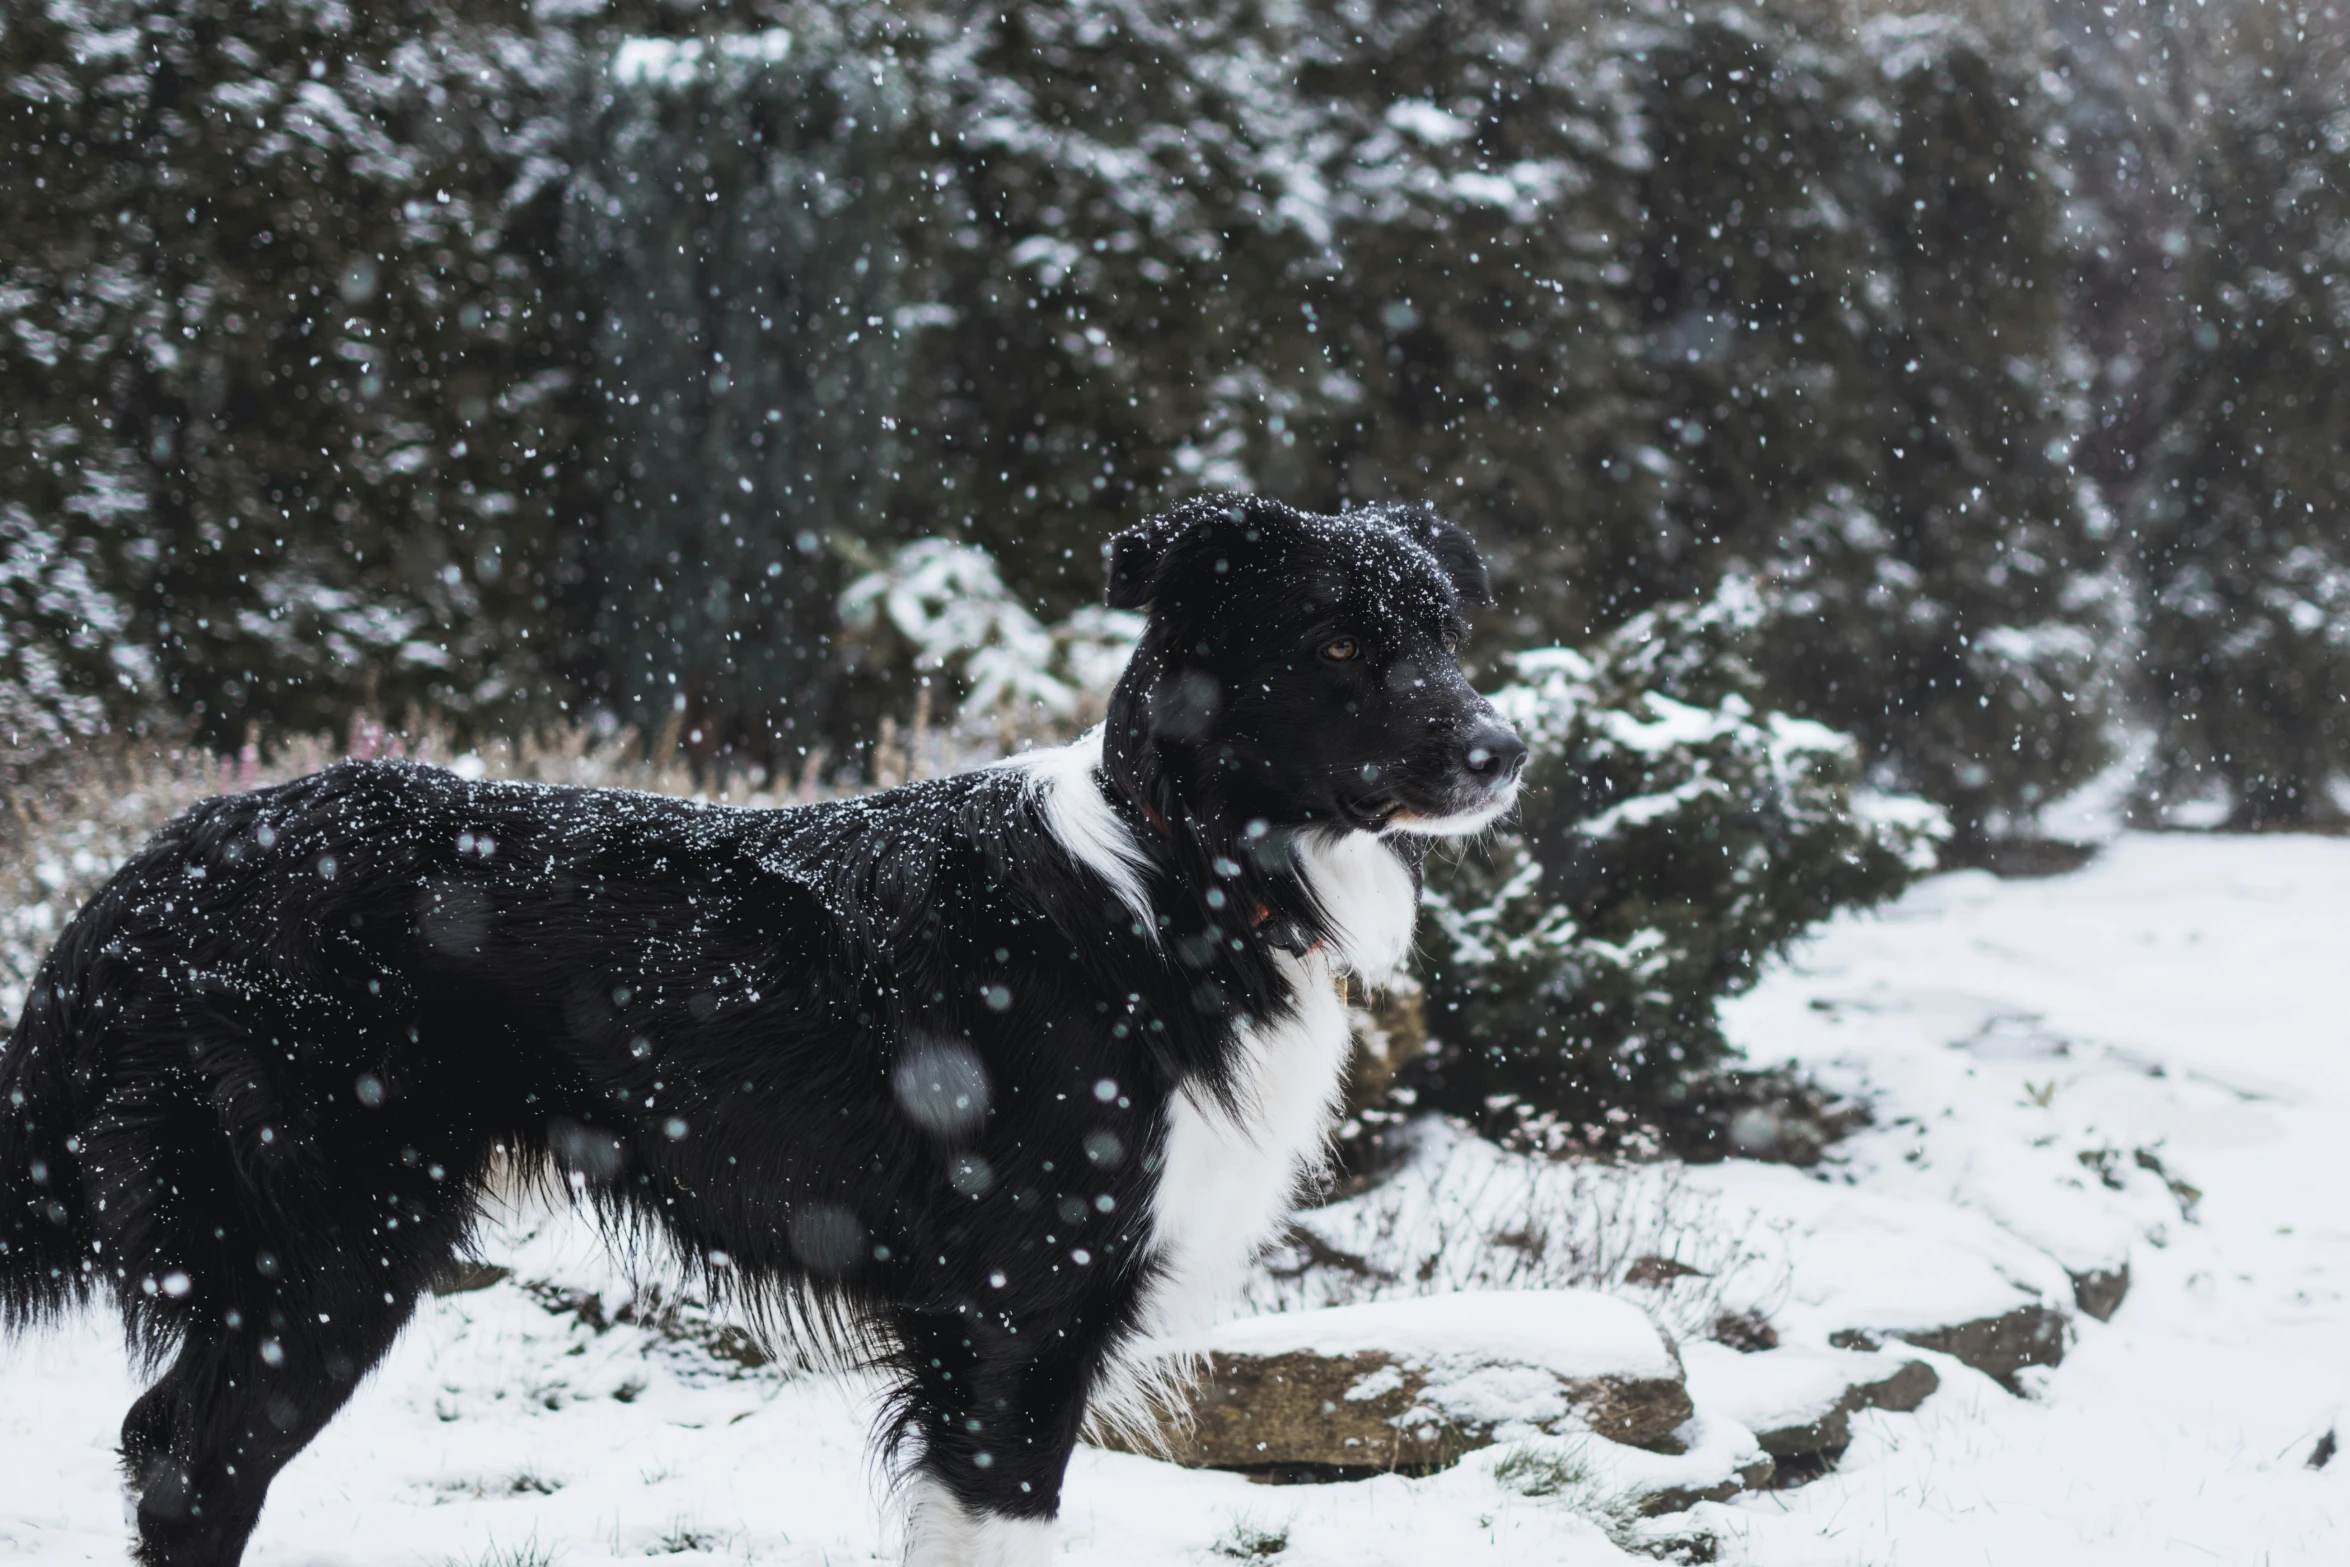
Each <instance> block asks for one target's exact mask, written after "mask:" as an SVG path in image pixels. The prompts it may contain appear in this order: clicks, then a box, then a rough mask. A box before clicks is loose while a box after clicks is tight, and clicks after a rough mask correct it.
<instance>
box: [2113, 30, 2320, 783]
mask: <svg viewBox="0 0 2350 1567" xmlns="http://www.w3.org/2000/svg"><path fill="white" fill-rule="evenodd" d="M2246 20H2247V25H2246V26H2245V27H2244V28H2243V31H2242V32H2241V33H2240V34H2239V35H2238V36H2237V38H2236V40H2235V47H2234V49H2233V52H2232V53H2231V54H2229V55H2228V57H2227V58H2226V59H2225V60H2224V61H2223V63H2222V65H2221V67H2220V68H2219V69H2218V70H2216V71H2215V72H2214V75H2213V80H2212V81H2211V83H2210V89H2211V90H2210V92H2209V93H2208V101H2209V102H2210V105H2211V108H2210V112H2209V117H2208V120H2207V122H2206V124H2205V127H2204V134H2203V137H2202V141H2201V147H2202V152H2201V161H2200V164H2199V167H2198V170H2197V174H2196V180H2195V196H2194V212H2193V216H2192V219H2191V222H2190V224H2189V238H2190V252H2189V261H2188V267H2187V285H2186V291H2187V301H2186V302H2187V320H2188V331H2187V333H2186V339H2187V341H2186V345H2185V347H2184V348H2183V350H2182V352H2181V355H2180V358H2179V360H2178V361H2177V364H2176V367H2175V370H2174V374H2173V378H2172V381H2171V388H2172V391H2171V402H2170V406H2169V409H2168V414H2169V417H2168V421H2167V429H2166V432H2165V435H2164V440H2163V446H2162V449H2161V450H2160V451H2159V452H2157V453H2156V454H2155V455H2154V457H2153V459H2152V462H2151V467H2152V469H2153V472H2154V474H2155V480H2154V482H2153V483H2152V484H2150V485H2149V486H2148V489H2147V492H2146V495H2145V499H2144V503H2143V504H2142V506H2141V507H2140V508H2139V510H2138V514H2137V517H2136V519H2135V521H2136V523H2137V528H2136V546H2137V558H2138V564H2139V568H2140V570H2141V571H2142V572H2143V574H2144V582H2145V590H2146V625H2145V646H2146V675H2147V680H2148V685H2149V696H2150V698H2151V706H2152V712H2153V718H2154V723H2155V727H2156V730H2157V746H2156V753H2155V767H2156V777H2155V780H2154V782H2155V784H2156V787H2157V788H2158V789H2159V790H2160V792H2161V793H2162V794H2164V795H2165V796H2167V797H2169V798H2172V799H2177V798H2181V797H2188V798H2192V797H2197V796H2209V795H2212V794H2215V793H2222V794H2224V795H2225V797H2226V800H2227V803H2228V805H2229V808H2230V813H2231V817H2232V820H2233V822H2234V823H2235V824H2237V825H2240V826H2268V825H2291V824H2299V823H2308V822H2323V821H2338V820H2341V819H2343V818H2344V817H2350V467H2346V466H2345V464H2344V460H2343V454H2344V452H2345V450H2350V89H2346V87H2345V75H2344V72H2345V70H2346V69H2350V58H2346V56H2345V51H2344V49H2343V46H2342V43H2341V39H2342V36H2343V35H2342V33H2341V31H2340V24H2339V22H2338V20H2337V21H2335V22H2334V24H2333V27H2332V31H2331V34H2330V36H2329V35H2328V34H2327V33H2326V32H2325V31H2324V30H2323V29H2319V30H2317V31H2314V32H2304V31H2303V30H2302V29H2301V28H2299V27H2298V26H2297V25H2296V24H2295V21H2294V19H2293V18H2292V17H2291V16H2290V15H2280V16H2278V17H2277V18H2275V19H2273V20H2271V21H2269V22H2267V23H2266V24H2265V25H2253V24H2257V23H2258V22H2259V19H2257V18H2249V17H2248V18H2247V19H2246Z"/></svg>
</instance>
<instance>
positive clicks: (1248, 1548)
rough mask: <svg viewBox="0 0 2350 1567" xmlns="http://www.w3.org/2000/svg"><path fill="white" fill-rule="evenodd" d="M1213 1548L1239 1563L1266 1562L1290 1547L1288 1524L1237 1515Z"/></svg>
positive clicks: (1219, 1554)
mask: <svg viewBox="0 0 2350 1567" xmlns="http://www.w3.org/2000/svg"><path fill="white" fill-rule="evenodd" d="M1210 1549H1212V1550H1213V1551H1215V1553H1216V1554H1217V1555H1218V1556H1229V1557H1231V1558H1232V1559H1233V1560H1234V1561H1236V1562H1261V1561H1265V1560H1268V1559H1270V1558H1272V1557H1275V1556H1279V1555H1280V1554H1281V1553H1282V1552H1283V1551H1286V1550H1288V1549H1289V1525H1287V1524H1274V1525H1270V1526H1268V1525H1265V1524H1260V1523H1258V1522H1257V1521H1256V1520H1255V1519H1253V1518H1236V1519H1234V1520H1233V1522H1232V1527H1231V1528H1229V1529H1227V1530H1225V1531H1224V1535H1223V1538H1221V1539H1219V1540H1218V1541H1217V1542H1216V1543H1215V1544H1214V1545H1213V1546H1212V1547H1210Z"/></svg>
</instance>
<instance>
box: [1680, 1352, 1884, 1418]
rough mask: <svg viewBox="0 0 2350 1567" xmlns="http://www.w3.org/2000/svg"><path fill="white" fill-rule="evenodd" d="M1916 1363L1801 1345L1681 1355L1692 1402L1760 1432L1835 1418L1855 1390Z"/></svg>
mask: <svg viewBox="0 0 2350 1567" xmlns="http://www.w3.org/2000/svg"><path fill="white" fill-rule="evenodd" d="M1914 1358H1916V1357H1914V1356H1909V1355H1902V1354H1890V1353H1886V1352H1884V1351H1871V1350H1847V1349H1818V1348H1810V1347H1805V1346H1799V1345H1790V1346H1788V1347H1787V1348H1784V1349H1769V1350H1764V1351H1762V1352H1761V1353H1759V1354H1740V1353H1739V1352H1738V1351H1737V1350H1734V1349H1731V1348H1730V1347H1728V1346H1727V1345H1724V1344H1690V1345H1688V1346H1686V1347H1685V1348H1684V1349H1683V1350H1682V1361H1683V1363H1684V1365H1685V1366H1686V1367H1687V1368H1688V1372H1689V1396H1690V1398H1692V1399H1693V1400H1695V1401H1696V1402H1697V1403H1698V1404H1699V1405H1700V1406H1701V1407H1702V1408H1703V1409H1704V1410H1705V1411H1706V1412H1707V1413H1708V1414H1712V1415H1717V1416H1720V1417H1721V1418H1723V1419H1725V1420H1730V1421H1735V1422H1736V1423H1737V1424H1739V1425H1741V1426H1744V1427H1745V1428H1746V1429H1747V1430H1749V1431H1755V1432H1764V1431H1776V1430H1781V1429H1784V1428H1787V1427H1790V1426H1801V1425H1808V1424H1810V1423H1811V1422H1813V1421H1815V1420H1818V1419H1820V1418H1822V1417H1823V1416H1825V1415H1828V1414H1830V1413H1832V1412H1833V1411H1834V1410H1835V1409H1836V1407H1837V1406H1838V1405H1839V1404H1841V1403H1842V1402H1843V1401H1844V1395H1845V1394H1846V1393H1848V1392H1849V1391H1851V1390H1852V1389H1853V1388H1856V1387H1863V1386H1867V1385H1870V1384H1873V1383H1878V1382H1883V1381H1885V1380H1886V1379H1887V1378H1889V1377H1891V1376H1893V1375H1894V1374H1895V1373H1896V1372H1898V1371H1900V1370H1901V1368H1902V1366H1903V1365H1904V1364H1906V1363H1907V1362H1908V1361H1910V1360H1911V1359H1914Z"/></svg>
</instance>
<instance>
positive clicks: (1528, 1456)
mask: <svg viewBox="0 0 2350 1567" xmlns="http://www.w3.org/2000/svg"><path fill="white" fill-rule="evenodd" d="M1493 1478H1494V1479H1495V1480H1496V1481H1498V1482H1500V1484H1501V1485H1502V1487H1503V1488H1504V1489H1506V1490H1511V1491H1515V1492H1517V1493H1518V1494H1519V1495H1520V1496H1557V1495H1559V1494H1561V1493H1562V1492H1568V1491H1583V1490H1587V1489H1589V1488H1590V1486H1591V1465H1590V1464H1589V1463H1588V1462H1587V1461H1586V1460H1585V1458H1584V1454H1583V1448H1582V1445H1581V1444H1580V1443H1545V1444H1535V1443H1528V1444H1527V1445H1526V1446H1524V1447H1519V1448H1515V1449H1512V1450H1511V1451H1510V1452H1509V1453H1507V1454H1506V1455H1504V1456H1503V1458H1502V1460H1501V1462H1499V1463H1497V1464H1495V1465H1494V1466H1493Z"/></svg>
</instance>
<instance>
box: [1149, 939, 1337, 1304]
mask: <svg viewBox="0 0 2350 1567" xmlns="http://www.w3.org/2000/svg"><path fill="white" fill-rule="evenodd" d="M1274 962H1275V963H1276V964H1278V965H1279V966H1280V968H1281V970H1282V972H1283V975H1284V977H1285V978H1287V979H1288V981H1289V984H1290V988H1291V991H1292V992H1293V993H1294V995H1295V997H1296V1008H1295V1011H1294V1013H1293V1014H1292V1015H1291V1016H1290V1017H1288V1018H1286V1019H1283V1020H1282V1021H1280V1022H1277V1023H1274V1024H1272V1025H1271V1026H1269V1027H1266V1028H1262V1029H1256V1028H1249V1029H1243V1030H1241V1032H1240V1035H1239V1037H1238V1038H1237V1039H1236V1040H1235V1041H1234V1048H1235V1051H1236V1053H1237V1056H1238V1062H1237V1065H1238V1070H1237V1071H1236V1072H1235V1073H1234V1074H1233V1076H1234V1095H1235V1099H1236V1100H1237V1104H1236V1106H1235V1107H1234V1108H1231V1109H1227V1108H1226V1107H1225V1106H1223V1105H1221V1104H1219V1103H1217V1102H1216V1100H1215V1099H1214V1098H1213V1097H1212V1096H1210V1095H1209V1094H1207V1093H1206V1092H1205V1091H1204V1090H1203V1089H1200V1088H1198V1087H1193V1088H1190V1089H1187V1090H1185V1091H1184V1092H1183V1093H1180V1094H1178V1095H1176V1097H1175V1099H1174V1100H1173V1102H1172V1103H1171V1104H1170V1105H1169V1107H1168V1112H1167V1141H1166V1145H1165V1159H1166V1163H1165V1165H1164V1167H1163V1168H1162V1169H1161V1170H1160V1172H1159V1190H1158V1197H1157V1200H1156V1201H1155V1202H1154V1203H1153V1204H1152V1207H1151V1240H1150V1246H1151V1253H1152V1255H1153V1257H1155V1258H1156V1259H1157V1261H1158V1263H1159V1268H1160V1277H1159V1282H1158V1284H1157V1285H1156V1286H1154V1288H1153V1289H1152V1292H1151V1296H1150V1299H1149V1301H1148V1302H1147V1303H1146V1304H1145V1307H1144V1321H1145V1327H1146V1329H1147V1330H1148V1331H1149V1332H1150V1333H1151V1334H1152V1335H1153V1336H1155V1337H1162V1338H1164V1337H1175V1336H1179V1335H1181V1334H1184V1333H1187V1332H1190V1331H1192V1330H1194V1329H1197V1328H1202V1327H1205V1326H1207V1325H1208V1324H1209V1323H1211V1322H1213V1321H1214V1320H1215V1319H1216V1318H1217V1316H1218V1315H1220V1314H1221V1313H1222V1312H1223V1311H1224V1310H1225V1309H1226V1308H1227V1307H1228V1306H1229V1305H1230V1303H1231V1301H1232V1298H1233V1296H1234V1295H1235V1294H1237V1293H1238V1291H1239V1288H1240V1283H1241V1280H1242V1279H1243V1278H1244V1277H1245V1276H1246V1275H1247V1272H1248V1266H1249V1263H1250V1261H1251V1260H1252V1259H1253V1258H1254V1257H1255V1256H1256V1254H1257V1252H1258V1251H1259V1249H1261V1248H1262V1247H1263V1246H1264V1245H1265V1244H1266V1243H1267V1242H1268V1241H1270V1240H1272V1239H1273V1237H1274V1235H1275V1234H1276V1233H1277V1232H1278V1231H1279V1229H1280V1227H1281V1222H1282V1221H1283V1220H1284V1219H1286V1218H1287V1217H1288V1216H1289V1210H1290V1208H1291V1206H1292V1205H1293V1204H1294V1203H1295V1202H1296V1200H1297V1195H1298V1186H1299V1183H1300V1182H1301V1181H1302V1180H1303V1179H1304V1177H1305V1176H1306V1175H1307V1173H1308V1172H1309V1171H1311V1170H1313V1169H1315V1168H1316V1167H1317V1166H1318V1165H1319V1163H1320V1161H1321V1158H1322V1150H1323V1144H1324V1140H1325V1139H1326V1138H1327V1137H1328V1135H1329V1132H1330V1125H1331V1122H1332V1119H1333V1118H1334V1116H1335V1115H1336V1112H1337V1108H1338V1086H1339V1081H1340V1078H1341V1075H1342V1074H1343V1073H1344V1071H1345V1069H1346V1056H1347V1048H1348V1044H1349V1039H1348V1033H1347V1024H1346V1008H1345V1007H1344V1006H1343V1005H1342V1004H1341V1003H1340V1001H1339V998H1338V982H1337V976H1336V974H1335V972H1334V971H1333V969H1332V966H1331V962H1330V959H1329V957H1328V956H1327V955H1325V954H1323V953H1321V952H1310V953H1308V954H1306V956H1304V957H1303V958H1293V957H1291V956H1290V955H1289V954H1287V953H1285V952H1284V953H1276V954H1274Z"/></svg>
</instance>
